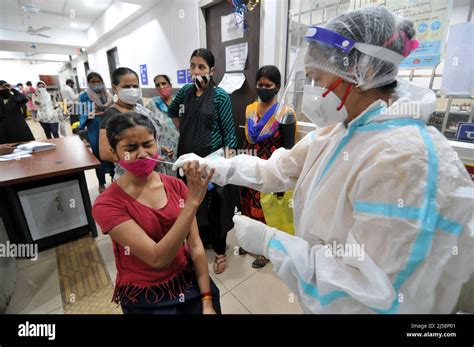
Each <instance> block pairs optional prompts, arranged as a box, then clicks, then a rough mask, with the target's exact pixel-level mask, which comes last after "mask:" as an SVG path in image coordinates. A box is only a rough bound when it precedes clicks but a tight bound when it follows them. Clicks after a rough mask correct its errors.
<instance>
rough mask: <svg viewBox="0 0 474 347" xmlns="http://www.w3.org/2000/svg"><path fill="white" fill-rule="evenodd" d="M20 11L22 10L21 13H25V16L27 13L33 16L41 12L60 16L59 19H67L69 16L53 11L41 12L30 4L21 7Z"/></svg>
mask: <svg viewBox="0 0 474 347" xmlns="http://www.w3.org/2000/svg"><path fill="white" fill-rule="evenodd" d="M21 9H22V10H23V12H25V13H27V14H28V13H33V14H34V13H39V12H41V13H47V14H53V15H56V16H61V17H69V14H67V13H64V12H55V11H48V10H42V9H40V8H39V7H38V6H36V5H35V4H34V3H32V2H31V3H29V4H27V5H23V6H21Z"/></svg>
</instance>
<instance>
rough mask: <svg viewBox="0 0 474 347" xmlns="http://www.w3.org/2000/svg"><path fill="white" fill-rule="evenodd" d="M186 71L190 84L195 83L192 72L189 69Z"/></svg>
mask: <svg viewBox="0 0 474 347" xmlns="http://www.w3.org/2000/svg"><path fill="white" fill-rule="evenodd" d="M186 71H187V78H188V83H193V79H192V78H191V71H189V69H187V70H186Z"/></svg>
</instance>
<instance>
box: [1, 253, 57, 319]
mask: <svg viewBox="0 0 474 347" xmlns="http://www.w3.org/2000/svg"><path fill="white" fill-rule="evenodd" d="M59 308H62V299H61V292H60V288H59V278H58V269H57V266H56V258H50V259H47V260H44V261H42V262H39V263H37V264H35V265H33V266H27V267H25V268H23V269H21V270H19V272H18V277H17V283H16V288H15V292H14V294H13V297H12V300H11V302H10V304H9V306H8V308H7V313H25V314H28V313H37V314H45V313H48V312H51V311H53V310H57V309H59Z"/></svg>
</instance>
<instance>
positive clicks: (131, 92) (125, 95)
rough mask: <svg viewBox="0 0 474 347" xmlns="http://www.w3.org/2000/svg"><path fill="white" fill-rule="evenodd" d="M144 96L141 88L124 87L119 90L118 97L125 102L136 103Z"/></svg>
mask: <svg viewBox="0 0 474 347" xmlns="http://www.w3.org/2000/svg"><path fill="white" fill-rule="evenodd" d="M141 97H142V90H141V89H140V88H122V89H120V90H119V91H118V98H119V99H120V100H122V101H123V102H124V103H126V104H129V105H135V104H136V103H137V102H138V100H140V99H141Z"/></svg>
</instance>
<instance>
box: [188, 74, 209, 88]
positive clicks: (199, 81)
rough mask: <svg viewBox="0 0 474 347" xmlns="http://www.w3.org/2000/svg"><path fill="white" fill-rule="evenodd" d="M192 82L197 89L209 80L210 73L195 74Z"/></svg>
mask: <svg viewBox="0 0 474 347" xmlns="http://www.w3.org/2000/svg"><path fill="white" fill-rule="evenodd" d="M192 78H193V82H194V85H195V86H196V88H197V89H203V88H204V87H205V86H206V85H207V84H208V83H209V81H210V80H211V75H209V74H206V75H202V76H201V75H196V76H193V77H192Z"/></svg>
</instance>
